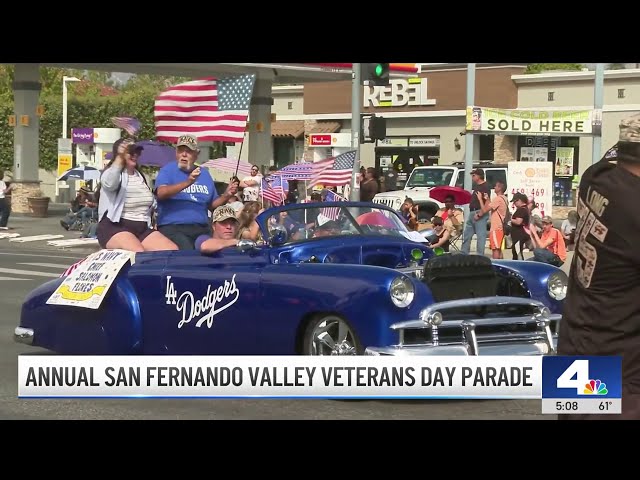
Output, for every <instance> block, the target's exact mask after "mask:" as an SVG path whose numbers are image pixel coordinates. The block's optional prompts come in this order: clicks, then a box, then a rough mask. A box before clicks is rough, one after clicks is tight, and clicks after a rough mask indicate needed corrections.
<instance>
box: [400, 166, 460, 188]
mask: <svg viewBox="0 0 640 480" xmlns="http://www.w3.org/2000/svg"><path fill="white" fill-rule="evenodd" d="M452 176H453V169H452V168H428V167H427V168H416V169H414V170H413V172H411V176H410V177H409V180H408V181H407V184H406V185H405V188H411V187H441V186H443V185H450V184H451V177H452Z"/></svg>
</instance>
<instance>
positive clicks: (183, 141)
mask: <svg viewBox="0 0 640 480" xmlns="http://www.w3.org/2000/svg"><path fill="white" fill-rule="evenodd" d="M181 146H185V147H187V148H189V149H190V150H193V151H196V152H197V151H198V139H197V138H196V137H194V136H193V135H182V136H181V137H180V138H178V142H177V143H176V148H177V147H181Z"/></svg>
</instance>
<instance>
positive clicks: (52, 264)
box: [16, 262, 71, 270]
mask: <svg viewBox="0 0 640 480" xmlns="http://www.w3.org/2000/svg"><path fill="white" fill-rule="evenodd" d="M16 265H31V266H32V267H51V268H62V269H64V270H66V269H67V268H69V267H70V266H71V265H63V264H62V263H30V262H18V263H17V264H16Z"/></svg>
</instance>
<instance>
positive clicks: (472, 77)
mask: <svg viewBox="0 0 640 480" xmlns="http://www.w3.org/2000/svg"><path fill="white" fill-rule="evenodd" d="M475 98H476V64H475V63H469V64H467V108H468V107H473V104H474V103H475V101H476V99H475ZM464 140H465V146H464V189H465V190H468V191H471V187H472V185H471V170H472V167H473V135H472V134H471V132H466V135H465V136H464Z"/></svg>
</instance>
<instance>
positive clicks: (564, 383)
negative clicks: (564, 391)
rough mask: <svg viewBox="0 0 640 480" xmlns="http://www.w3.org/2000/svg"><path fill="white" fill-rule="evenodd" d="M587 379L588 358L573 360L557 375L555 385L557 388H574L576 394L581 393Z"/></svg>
mask: <svg viewBox="0 0 640 480" xmlns="http://www.w3.org/2000/svg"><path fill="white" fill-rule="evenodd" d="M573 377H575V378H573ZM589 380H590V379H589V360H575V361H574V362H573V363H572V364H571V365H569V368H567V369H566V370H565V371H564V372H563V373H562V375H560V376H559V377H558V380H557V382H556V386H557V387H558V388H575V389H576V394H577V395H583V394H584V387H585V385H586V384H588V383H589Z"/></svg>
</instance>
